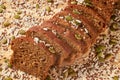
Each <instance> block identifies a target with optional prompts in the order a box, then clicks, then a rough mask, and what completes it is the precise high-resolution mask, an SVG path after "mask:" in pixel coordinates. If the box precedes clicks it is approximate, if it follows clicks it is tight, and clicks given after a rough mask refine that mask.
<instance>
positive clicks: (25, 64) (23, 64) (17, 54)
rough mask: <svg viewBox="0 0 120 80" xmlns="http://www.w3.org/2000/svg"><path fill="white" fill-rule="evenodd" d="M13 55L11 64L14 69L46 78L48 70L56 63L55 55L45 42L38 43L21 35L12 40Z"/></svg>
mask: <svg viewBox="0 0 120 80" xmlns="http://www.w3.org/2000/svg"><path fill="white" fill-rule="evenodd" d="M11 49H12V50H13V55H12V57H11V61H10V64H11V65H12V67H13V69H16V70H21V71H24V72H26V73H28V74H30V75H34V76H36V77H39V78H40V79H41V80H44V79H45V77H46V76H47V74H48V70H49V69H50V67H51V66H52V65H53V64H54V63H55V60H56V59H55V57H54V55H53V54H51V53H50V52H49V51H48V50H47V48H46V47H45V45H44V44H42V43H36V42H35V41H34V40H33V39H32V38H30V37H19V38H16V39H14V40H13V41H12V43H11Z"/></svg>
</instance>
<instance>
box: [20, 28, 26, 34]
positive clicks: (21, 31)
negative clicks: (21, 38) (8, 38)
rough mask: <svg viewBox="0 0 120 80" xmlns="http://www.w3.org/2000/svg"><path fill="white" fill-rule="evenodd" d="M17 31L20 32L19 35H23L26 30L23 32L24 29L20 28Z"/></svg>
mask: <svg viewBox="0 0 120 80" xmlns="http://www.w3.org/2000/svg"><path fill="white" fill-rule="evenodd" d="M18 33H19V34H21V35H25V33H26V32H25V30H23V29H21V30H19V31H18Z"/></svg>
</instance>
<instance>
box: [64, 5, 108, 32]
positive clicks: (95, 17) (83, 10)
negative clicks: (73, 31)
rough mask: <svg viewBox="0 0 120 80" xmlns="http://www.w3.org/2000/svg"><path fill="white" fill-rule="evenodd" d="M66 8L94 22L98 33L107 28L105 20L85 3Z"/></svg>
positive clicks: (90, 22) (91, 22)
mask: <svg viewBox="0 0 120 80" xmlns="http://www.w3.org/2000/svg"><path fill="white" fill-rule="evenodd" d="M65 10H67V11H69V12H70V13H71V14H72V15H74V16H77V17H79V16H82V17H84V18H86V19H87V20H88V21H89V24H92V25H93V26H94V29H95V30H96V31H97V32H98V33H101V32H103V31H104V30H105V29H106V28H107V24H106V22H105V20H104V19H103V18H102V17H101V16H100V15H99V14H98V13H96V12H95V11H94V10H92V9H91V8H89V7H86V6H84V5H69V6H68V7H66V8H65ZM92 25H91V26H92Z"/></svg>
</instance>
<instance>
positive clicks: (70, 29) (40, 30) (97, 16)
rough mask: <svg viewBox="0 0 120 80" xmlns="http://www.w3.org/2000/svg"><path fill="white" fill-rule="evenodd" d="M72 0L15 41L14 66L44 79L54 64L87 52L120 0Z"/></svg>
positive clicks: (13, 45) (70, 59) (66, 61)
mask: <svg viewBox="0 0 120 80" xmlns="http://www.w3.org/2000/svg"><path fill="white" fill-rule="evenodd" d="M71 1H76V0H69V1H68V3H69V5H68V6H67V7H66V8H65V9H64V10H62V11H61V12H59V13H57V14H55V15H54V16H53V17H52V18H51V19H49V20H48V21H45V22H43V23H42V24H41V25H40V26H34V27H32V28H30V29H29V30H28V31H27V32H26V37H19V38H16V39H15V40H13V41H12V44H11V49H12V50H13V55H12V57H11V64H12V65H13V68H14V69H17V70H18V69H19V70H22V71H24V72H26V73H28V74H31V75H34V76H36V77H41V80H44V79H45V77H46V76H47V73H48V70H49V69H50V67H51V66H54V65H57V66H59V67H64V66H66V65H71V64H73V63H74V62H75V61H76V60H80V59H83V58H84V57H86V56H88V52H89V50H90V47H91V46H92V45H93V44H94V43H95V42H96V39H97V37H98V36H99V35H100V33H101V32H103V31H104V30H105V29H106V28H107V23H108V22H109V21H110V17H111V14H112V11H113V8H114V5H113V3H114V2H116V1H117V0H107V1H106V2H105V1H103V0H90V4H89V5H88V4H87V5H84V4H82V5H76V4H77V3H76V2H74V3H75V4H74V5H73V4H71ZM88 1H89V0H88ZM84 2H85V1H84ZM72 3H73V2H72ZM98 3H99V5H98ZM91 4H92V6H91ZM105 6H107V7H105ZM109 9H110V10H109ZM36 39H37V40H36Z"/></svg>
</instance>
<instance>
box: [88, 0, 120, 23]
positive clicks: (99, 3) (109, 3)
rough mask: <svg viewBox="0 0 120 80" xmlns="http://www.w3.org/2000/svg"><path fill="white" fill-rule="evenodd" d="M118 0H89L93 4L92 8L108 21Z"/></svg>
mask: <svg viewBox="0 0 120 80" xmlns="http://www.w3.org/2000/svg"><path fill="white" fill-rule="evenodd" d="M117 1H118V0H89V3H91V4H92V6H93V7H92V9H95V10H96V11H97V12H98V13H99V14H100V15H101V16H103V18H104V19H105V20H106V21H107V22H109V21H110V17H111V15H112V12H113V9H114V4H115V3H116V2H117Z"/></svg>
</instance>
